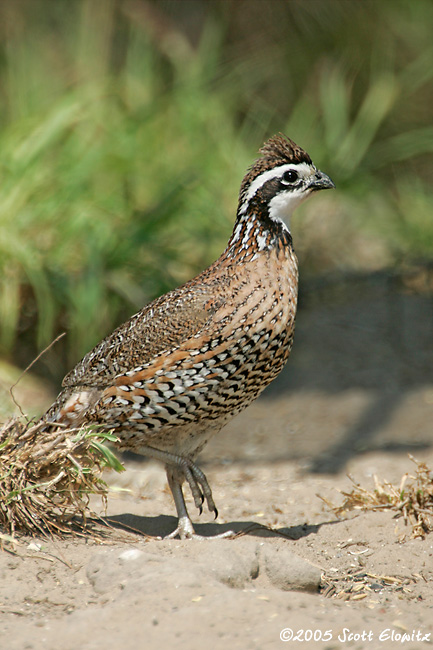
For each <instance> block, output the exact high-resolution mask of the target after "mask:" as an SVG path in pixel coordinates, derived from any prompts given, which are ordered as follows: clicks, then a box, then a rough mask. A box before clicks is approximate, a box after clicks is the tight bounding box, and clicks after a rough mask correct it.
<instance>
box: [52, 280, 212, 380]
mask: <svg viewBox="0 0 433 650" xmlns="http://www.w3.org/2000/svg"><path fill="white" fill-rule="evenodd" d="M212 295H213V296H214V295H215V290H214V291H213V292H212V291H211V289H210V287H208V286H206V285H201V286H200V285H199V286H197V285H195V287H194V288H193V289H192V290H190V288H189V286H188V284H187V285H184V286H183V287H180V288H179V289H175V290H174V291H171V292H169V293H168V294H165V295H164V296H161V297H160V298H157V299H156V300H154V301H153V302H151V303H149V304H148V305H146V306H145V307H144V308H143V309H142V310H141V311H140V312H138V313H137V314H135V315H134V316H132V318H130V319H129V320H128V321H127V322H126V323H124V324H123V325H121V326H120V327H118V328H117V329H116V330H114V332H113V333H112V334H110V335H109V336H108V337H107V338H105V339H104V340H103V341H101V343H99V344H98V345H97V346H96V347H95V348H94V349H93V350H92V351H91V352H89V353H88V354H86V356H85V357H84V358H83V359H82V360H81V361H80V362H79V363H78V364H77V365H76V366H75V368H74V369H73V370H71V372H69V373H68V374H67V375H66V377H65V378H64V380H63V383H62V386H63V387H64V388H67V387H73V386H80V385H81V386H85V385H92V386H93V387H95V388H96V387H98V386H99V387H101V388H102V387H105V386H106V385H107V383H109V381H110V380H111V379H113V377H115V376H116V375H118V374H121V373H125V372H128V370H131V369H133V368H135V367H138V366H142V365H144V364H146V363H149V362H150V361H151V360H152V359H153V358H155V357H156V356H157V355H159V354H161V353H162V352H169V351H172V350H174V349H175V348H176V347H178V346H179V345H181V344H182V343H183V342H184V341H186V340H188V339H189V338H190V337H191V336H194V334H196V333H197V332H198V331H200V330H201V329H202V328H203V327H204V326H205V325H206V323H207V322H208V321H209V320H210V319H211V318H212V315H213V314H214V313H215V310H216V308H217V306H216V304H215V301H214V300H213V298H212Z"/></svg>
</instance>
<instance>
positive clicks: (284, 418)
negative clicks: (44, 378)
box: [0, 276, 433, 650]
mask: <svg viewBox="0 0 433 650" xmlns="http://www.w3.org/2000/svg"><path fill="white" fill-rule="evenodd" d="M391 284H392V286H390V281H389V280H387V279H384V278H383V277H380V276H378V277H376V278H370V279H369V280H368V281H366V280H363V281H360V282H358V283H355V284H353V283H351V286H350V289H348V290H347V291H346V290H343V292H342V291H341V290H340V289H339V290H338V291H336V290H335V287H334V288H333V287H331V288H329V286H328V287H327V288H326V289H321V288H320V287H317V286H316V287H314V291H313V290H312V291H311V293H310V292H308V291H306V292H305V293H304V297H303V305H302V309H301V311H300V315H299V319H298V326H297V336H296V337H295V348H294V351H293V354H292V358H291V359H290V362H289V364H288V366H287V368H286V369H285V371H284V372H283V373H282V374H281V376H280V377H279V378H278V379H277V380H276V381H275V382H274V384H273V385H272V387H270V388H269V389H268V390H267V391H266V392H265V393H264V395H263V396H262V397H261V398H260V399H259V400H258V401H257V402H256V403H255V404H253V405H252V406H251V407H250V408H249V409H248V410H247V411H245V412H244V413H243V414H241V415H240V416H239V417H238V418H237V419H236V420H235V421H233V422H232V423H231V424H230V425H229V426H228V427H227V428H226V429H225V430H224V431H223V432H221V434H220V435H219V436H218V437H217V438H215V439H214V440H212V441H211V442H210V444H209V445H208V447H207V448H206V450H205V452H204V453H203V456H202V459H201V466H202V468H203V469H204V471H205V472H206V474H207V477H208V479H209V482H210V484H211V485H212V488H213V494H214V498H215V501H216V504H217V506H218V509H219V513H220V515H219V518H218V520H217V521H216V522H214V521H213V519H212V516H211V515H210V514H209V513H204V514H203V515H202V516H201V517H199V515H198V513H197V512H196V511H195V510H194V507H193V504H192V502H191V499H190V498H189V499H188V503H189V508H190V512H191V515H192V518H193V520H194V522H196V524H197V525H196V530H197V532H199V533H202V534H203V535H212V534H215V533H219V532H222V531H225V530H229V529H230V530H235V531H240V530H248V531H249V532H248V534H246V535H244V536H242V537H237V538H235V539H230V540H226V539H220V540H206V541H196V540H192V541H180V540H167V541H160V540H158V539H156V537H157V536H163V535H165V534H167V533H168V532H170V531H171V530H172V529H173V528H174V526H175V518H174V516H173V515H174V506H173V504H172V501H171V497H170V495H169V493H168V491H167V488H166V486H165V477H164V472H163V470H162V468H161V467H160V466H158V465H155V464H154V463H150V462H146V461H137V459H135V458H128V459H126V464H127V467H128V469H127V472H125V473H124V474H122V475H119V476H114V475H110V476H109V477H107V478H108V479H109V481H110V483H111V485H112V488H113V489H112V493H111V495H110V499H109V507H108V514H109V515H111V516H112V517H113V518H114V519H115V520H117V521H118V522H121V523H123V524H127V525H129V526H132V527H134V528H136V529H137V530H139V531H142V533H144V534H145V536H142V537H139V536H132V535H131V536H125V537H124V538H122V539H119V538H117V539H116V538H114V539H110V540H106V541H105V542H101V543H97V542H95V541H92V540H91V539H78V540H77V539H75V540H74V539H70V540H66V541H47V540H43V539H33V540H32V539H27V538H26V539H24V538H21V539H19V540H18V542H19V543H18V544H17V545H16V546H15V548H14V552H11V548H10V547H9V550H4V552H3V553H0V648H1V649H3V648H5V649H6V648H7V649H8V650H13V649H17V650H18V649H19V650H25V649H32V650H42V649H44V650H54V649H58V648H62V649H63V650H75V649H77V648H86V649H89V650H97V649H98V650H99V649H104V650H114V649H117V648H120V647H121V648H123V649H124V650H129V649H131V650H132V649H136V648H140V649H141V648H146V649H147V648H179V649H183V648H185V649H186V648H188V649H189V650H195V649H198V648H200V649H201V648H203V647H204V646H207V647H209V648H216V649H219V648H224V649H227V648H240V649H243V648H253V649H255V648H256V649H266V648H280V647H281V648H283V647H290V648H291V647H298V646H301V647H304V648H326V649H327V650H331V649H332V648H340V647H350V648H398V647H405V648H411V649H414V648H423V647H429V646H431V645H432V644H433V590H432V586H433V534H432V535H430V536H427V537H426V538H425V539H406V541H404V542H402V541H401V539H402V536H404V535H406V538H408V537H409V533H410V527H409V526H405V525H404V521H403V520H402V519H399V520H396V519H394V514H395V513H392V512H389V511H385V512H368V513H364V512H359V511H356V512H352V513H350V514H349V515H348V516H347V518H345V519H343V520H340V521H339V520H337V519H336V517H335V516H334V515H333V513H332V512H331V511H330V510H329V508H327V506H326V505H325V503H324V502H323V501H322V500H321V499H320V498H319V496H318V495H321V496H323V497H325V498H326V499H329V500H331V501H333V502H335V503H339V502H340V501H341V499H342V497H341V495H340V494H339V493H338V491H337V490H339V489H340V490H349V489H350V487H351V484H350V481H349V479H348V478H347V476H346V474H347V473H350V474H351V475H352V476H353V477H354V478H355V479H356V480H357V481H358V482H359V483H361V485H363V486H364V487H366V488H371V487H372V486H373V477H374V475H377V476H378V477H379V478H380V479H384V478H385V479H387V480H388V481H390V482H393V483H395V484H396V485H398V484H399V483H400V480H401V478H402V476H403V475H404V474H405V473H406V472H409V473H411V472H413V469H414V466H413V463H412V462H411V461H410V460H409V458H408V452H410V453H412V454H413V455H414V456H416V457H417V458H418V459H420V460H422V461H424V462H427V463H428V464H430V466H431V467H433V447H432V426H431V421H432V413H433V377H432V375H431V367H432V361H433V358H432V357H433V346H432V340H433V339H432V332H433V309H432V303H431V297H429V296H428V295H426V294H425V293H423V292H419V293H413V292H412V291H410V292H409V291H408V290H407V286H403V285H402V286H400V285H398V286H396V284H395V281H394V280H393V281H392V283H391ZM252 524H262V525H267V526H271V527H272V528H273V529H274V530H275V531H276V532H275V533H266V532H264V531H263V530H260V528H259V527H258V526H255V527H252V526H251V525H252ZM250 526H251V528H249V527H250ZM120 534H121V533H119V535H120ZM149 536H150V537H149ZM282 639H283V640H282Z"/></svg>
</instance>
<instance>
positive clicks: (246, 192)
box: [238, 134, 335, 223]
mask: <svg viewBox="0 0 433 650" xmlns="http://www.w3.org/2000/svg"><path fill="white" fill-rule="evenodd" d="M260 154H261V157H260V158H259V159H258V160H256V162H255V163H254V164H253V165H252V166H251V167H250V169H249V170H248V172H247V174H246V175H245V177H244V179H243V181H242V185H241V190H240V194H239V208H238V215H239V216H240V217H242V215H246V214H248V213H250V212H252V211H253V212H255V213H256V215H257V216H258V217H259V218H260V217H263V218H269V219H270V220H271V221H274V222H281V221H282V222H285V223H288V221H289V220H290V216H291V214H292V212H293V210H294V209H295V208H296V207H297V206H298V205H299V204H300V203H302V202H303V201H305V199H306V198H308V197H309V196H310V194H312V193H313V192H317V191H318V190H325V189H330V188H333V187H335V185H334V183H333V182H332V180H331V179H330V178H329V176H327V175H326V174H324V173H323V172H321V171H320V170H318V169H317V168H316V167H315V166H314V165H313V162H312V160H311V158H310V156H309V155H308V153H306V151H304V150H303V149H301V147H299V146H298V145H297V144H295V143H294V142H293V140H290V139H289V138H286V137H285V136H284V135H281V134H280V135H276V136H274V137H272V138H270V140H268V141H267V142H266V143H265V144H264V145H263V147H262V148H261V149H260Z"/></svg>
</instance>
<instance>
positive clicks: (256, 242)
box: [224, 210, 293, 260]
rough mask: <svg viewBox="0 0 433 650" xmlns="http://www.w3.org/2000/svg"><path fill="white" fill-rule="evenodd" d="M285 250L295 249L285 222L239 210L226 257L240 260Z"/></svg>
mask: <svg viewBox="0 0 433 650" xmlns="http://www.w3.org/2000/svg"><path fill="white" fill-rule="evenodd" d="M283 248H290V249H292V248H293V242H292V236H291V234H290V231H289V229H288V227H287V226H286V224H285V223H284V222H283V221H280V220H277V221H274V220H273V219H271V218H270V217H268V216H267V215H266V216H259V215H258V214H257V212H256V211H251V212H250V211H249V212H241V211H239V210H238V215H237V219H236V222H235V225H234V228H233V232H232V235H231V237H230V239H229V241H228V244H227V248H226V250H225V251H224V256H228V257H232V258H236V259H237V260H239V259H246V258H251V257H252V256H254V255H259V254H261V253H266V252H271V251H272V250H275V249H277V250H280V249H283Z"/></svg>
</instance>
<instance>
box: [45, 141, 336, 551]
mask: <svg viewBox="0 0 433 650" xmlns="http://www.w3.org/2000/svg"><path fill="white" fill-rule="evenodd" d="M260 154H261V156H260V158H259V159H258V160H257V161H256V162H255V163H254V164H253V165H252V166H251V168H250V169H249V170H248V172H247V174H246V176H245V178H244V179H243V181H242V184H241V189H240V194H239V205H238V210H237V218H236V222H235V226H234V229H233V233H232V235H231V237H230V239H229V242H228V244H227V248H226V249H225V251H224V252H223V253H222V255H221V257H219V259H218V260H217V261H216V262H214V263H213V264H212V265H211V266H210V267H209V268H208V269H206V270H205V271H203V272H202V273H200V275H198V276H197V277H195V278H194V279H192V280H190V281H189V282H187V283H186V284H184V285H183V286H181V287H179V288H178V289H174V290H173V291H170V292H169V293H167V294H165V295H163V296H161V297H160V298H157V299H156V300H154V301H153V302H151V303H150V304H149V305H146V306H145V307H144V308H143V309H142V310H141V311H140V312H138V313H137V314H135V315H134V316H132V318H130V319H129V320H128V321H127V322H126V323H124V324H123V325H121V326H120V327H118V328H117V329H116V330H115V331H114V332H113V333H112V334H111V335H110V336H108V337H107V338H105V339H104V340H103V341H102V342H101V343H100V344H99V345H97V346H96V347H95V348H94V349H93V350H92V351H91V352H89V353H88V354H86V356H85V357H84V358H83V359H82V361H80V362H79V363H78V365H77V366H76V367H75V368H74V369H73V370H72V371H71V372H70V373H69V374H67V375H66V377H65V378H64V380H63V384H62V386H63V389H62V391H61V392H60V394H59V396H58V397H57V400H56V401H55V403H54V404H53V405H52V406H51V407H50V409H49V410H48V411H47V413H46V414H45V416H44V419H45V420H46V421H47V422H50V423H53V422H63V423H65V424H68V425H70V426H80V425H82V424H86V423H89V424H92V423H97V424H98V425H102V426H104V427H106V428H107V429H112V430H114V433H115V434H116V435H117V436H118V447H119V448H120V449H124V450H131V451H134V452H136V453H140V454H143V455H145V456H149V457H151V458H155V459H157V460H159V461H162V462H163V463H164V464H165V467H166V472H167V480H168V484H169V486H170V489H171V492H172V494H173V499H174V502H175V505H176V510H177V515H178V526H177V528H176V530H175V531H173V533H171V535H169V537H175V536H176V535H179V536H180V537H181V538H192V537H199V536H198V535H196V534H195V532H194V528H193V525H192V522H191V519H190V518H189V515H188V512H187V509H186V505H185V501H184V497H183V492H182V483H183V482H184V480H186V481H187V483H188V484H189V486H190V489H191V492H192V495H193V498H194V503H195V505H196V507H197V508H198V509H199V510H200V512H201V511H202V503H203V502H204V500H206V502H207V505H208V508H209V510H210V511H212V512H214V513H215V517H216V516H217V509H216V507H215V504H214V501H213V498H212V492H211V489H210V487H209V484H208V482H207V480H206V477H205V475H204V474H203V472H202V471H201V470H200V468H199V467H198V466H197V465H196V464H195V463H194V459H195V458H196V457H197V455H198V454H199V452H200V451H201V450H202V449H203V447H204V446H205V444H206V443H207V442H208V440H209V439H210V437H211V436H213V435H214V434H215V433H216V432H217V431H219V430H220V429H221V428H222V427H223V426H224V425H225V424H226V423H227V421H228V420H229V419H230V418H232V417H233V416H234V415H236V414H237V413H239V412H240V411H241V410H242V409H244V408H245V407H246V406H248V405H249V404H250V403H251V402H252V401H253V400H254V399H255V398H256V397H257V396H258V395H259V394H260V393H261V392H262V390H263V389H264V388H265V387H266V386H267V385H268V384H269V382H271V381H272V380H273V379H274V378H275V377H276V375H277V374H278V373H279V372H280V370H281V369H282V368H283V366H284V364H285V362H286V360H287V358H288V356H289V353H290V349H291V346H292V341H293V333H294V326H295V314H296V304H297V291H298V265H297V259H296V255H295V253H294V250H293V245H292V237H291V235H290V231H289V228H288V226H287V222H288V220H289V218H290V216H291V214H292V212H293V210H294V209H295V208H296V207H297V206H298V205H299V204H300V203H301V202H302V201H303V200H304V199H306V198H307V197H308V196H310V194H312V193H313V192H315V191H317V190H323V189H328V188H332V187H334V184H333V182H332V181H331V179H330V178H329V177H328V176H327V175H326V174H324V173H322V172H321V171H319V170H318V169H316V167H315V166H314V165H313V163H312V161H311V158H310V156H309V155H308V154H307V153H306V152H305V151H303V150H302V149H301V148H300V147H299V146H297V145H296V144H295V143H294V142H293V141H292V140H289V139H288V138H286V137H284V136H282V135H277V136H274V137H273V138H271V139H270V140H268V141H267V142H266V143H265V145H264V146H263V147H262V149H261V150H260Z"/></svg>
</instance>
